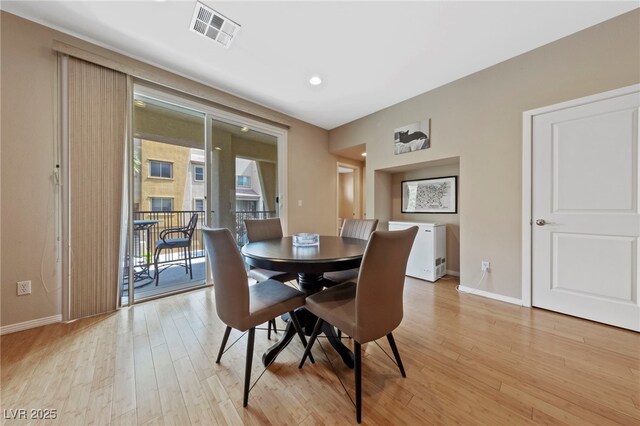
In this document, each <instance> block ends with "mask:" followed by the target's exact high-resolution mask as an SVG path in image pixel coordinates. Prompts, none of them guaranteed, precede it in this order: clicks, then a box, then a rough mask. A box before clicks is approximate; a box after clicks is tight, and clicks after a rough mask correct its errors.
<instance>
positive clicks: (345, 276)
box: [324, 219, 378, 287]
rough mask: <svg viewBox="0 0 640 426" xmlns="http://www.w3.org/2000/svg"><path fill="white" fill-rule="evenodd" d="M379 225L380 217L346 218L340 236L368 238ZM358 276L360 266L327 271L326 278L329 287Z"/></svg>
mask: <svg viewBox="0 0 640 426" xmlns="http://www.w3.org/2000/svg"><path fill="white" fill-rule="evenodd" d="M377 227H378V219H345V220H344V222H343V223H342V230H341V231H340V236H341V237H345V238H359V239H361V240H368V239H369V237H370V236H371V233H373V231H375V230H376V228H377ZM356 278H358V268H356V269H349V270H346V271H334V272H325V274H324V279H325V283H326V285H327V287H329V286H332V285H335V284H339V283H343V282H345V281H350V280H355V279H356Z"/></svg>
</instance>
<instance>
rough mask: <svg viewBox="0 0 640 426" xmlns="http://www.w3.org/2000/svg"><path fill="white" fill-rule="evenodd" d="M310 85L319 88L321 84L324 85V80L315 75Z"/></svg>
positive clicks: (310, 80)
mask: <svg viewBox="0 0 640 426" xmlns="http://www.w3.org/2000/svg"><path fill="white" fill-rule="evenodd" d="M309 84H310V85H312V86H319V85H320V84H322V79H321V78H320V77H319V76H317V75H314V76H313V77H311V78H310V79H309Z"/></svg>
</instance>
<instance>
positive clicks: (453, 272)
mask: <svg viewBox="0 0 640 426" xmlns="http://www.w3.org/2000/svg"><path fill="white" fill-rule="evenodd" d="M447 275H452V276H454V277H460V272H459V271H451V270H449V269H447Z"/></svg>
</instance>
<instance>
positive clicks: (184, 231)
mask: <svg viewBox="0 0 640 426" xmlns="http://www.w3.org/2000/svg"><path fill="white" fill-rule="evenodd" d="M197 223H198V213H194V214H193V215H191V219H189V223H188V224H187V226H184V227H181V228H167V229H165V230H163V231H162V232H160V239H159V240H157V241H156V248H155V250H154V253H153V266H154V270H155V279H156V287H157V286H158V281H159V280H160V272H162V271H160V270H158V260H159V259H160V252H162V250H171V249H176V248H182V249H184V265H178V266H184V268H185V273H188V274H189V278H190V279H193V267H192V266H191V239H192V238H193V233H194V231H195V229H196V224H197ZM175 234H177V235H181V237H177V238H167V236H171V235H175ZM169 266H173V265H169ZM169 266H167V267H165V268H164V269H163V271H164V270H165V269H167V268H168V267H169Z"/></svg>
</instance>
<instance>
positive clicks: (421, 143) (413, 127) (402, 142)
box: [393, 118, 431, 155]
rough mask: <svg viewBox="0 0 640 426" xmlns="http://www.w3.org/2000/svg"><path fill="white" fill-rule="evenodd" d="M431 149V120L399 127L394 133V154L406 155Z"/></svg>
mask: <svg viewBox="0 0 640 426" xmlns="http://www.w3.org/2000/svg"><path fill="white" fill-rule="evenodd" d="M430 147H431V119H430V118H427V119H426V120H423V121H418V122H416V123H413V124H408V125H406V126H402V127H398V128H397V129H395V130H394V131H393V152H394V154H396V155H398V154H404V153H405V152H414V151H420V150H423V149H427V148H430Z"/></svg>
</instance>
